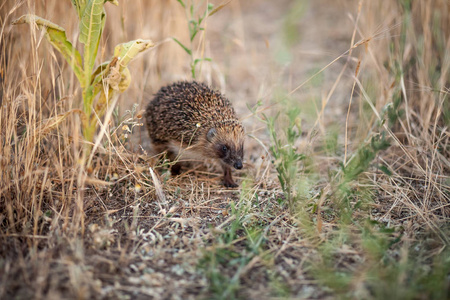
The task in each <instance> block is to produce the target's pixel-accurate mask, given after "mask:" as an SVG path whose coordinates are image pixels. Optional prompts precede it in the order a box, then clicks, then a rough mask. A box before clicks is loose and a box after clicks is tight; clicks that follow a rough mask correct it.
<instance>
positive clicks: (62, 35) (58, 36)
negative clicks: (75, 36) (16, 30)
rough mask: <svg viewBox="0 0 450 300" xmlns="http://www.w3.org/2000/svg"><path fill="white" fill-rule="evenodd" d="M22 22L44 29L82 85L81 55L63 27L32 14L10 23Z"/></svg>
mask: <svg viewBox="0 0 450 300" xmlns="http://www.w3.org/2000/svg"><path fill="white" fill-rule="evenodd" d="M24 23H27V24H35V25H37V26H38V27H39V28H40V29H41V30H44V31H45V37H46V38H47V40H48V41H49V42H50V44H52V46H53V47H55V49H56V50H58V51H59V52H60V53H61V54H62V55H63V57H64V59H65V60H66V61H67V62H68V63H69V65H70V66H71V67H72V70H73V72H74V73H75V76H77V78H78V80H79V81H80V84H81V87H84V75H83V69H82V65H83V63H82V60H81V55H80V53H79V52H78V51H77V49H75V48H74V47H73V46H72V43H71V42H69V41H68V40H67V37H66V32H65V30H64V28H62V27H60V26H58V25H56V24H54V23H52V22H50V21H48V20H46V19H43V18H40V17H38V16H35V15H32V14H27V15H23V16H21V17H20V18H18V19H16V20H14V21H13V23H12V24H13V25H18V24H24Z"/></svg>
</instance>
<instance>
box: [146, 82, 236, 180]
mask: <svg viewBox="0 0 450 300" xmlns="http://www.w3.org/2000/svg"><path fill="white" fill-rule="evenodd" d="M145 119H146V125H147V129H148V133H149V135H150V139H151V141H152V144H153V147H154V149H155V151H156V152H157V153H163V152H166V153H167V157H168V159H169V160H171V161H176V160H177V158H178V157H179V155H180V154H182V156H183V157H190V158H200V159H206V158H210V159H214V160H215V161H217V162H219V163H220V165H221V166H222V168H223V184H224V185H225V186H226V187H237V186H238V185H237V184H236V183H235V182H234V180H233V177H232V173H231V170H232V167H234V168H235V169H242V167H243V163H242V161H243V156H244V127H243V126H242V124H241V122H240V121H239V120H238V118H237V117H236V113H235V111H234V109H233V106H232V105H231V103H230V101H229V100H228V99H226V98H225V97H224V96H223V95H222V94H221V93H220V92H218V91H215V90H212V89H210V88H209V87H208V86H207V85H205V84H204V83H199V82H196V81H192V82H189V81H183V82H177V83H173V84H171V85H168V86H165V87H162V88H161V89H160V90H159V91H158V92H157V93H156V95H155V97H154V98H153V100H152V101H151V102H150V103H149V104H148V106H147V108H146V113H145ZM180 170H181V164H180V162H176V163H175V164H174V165H172V167H171V173H172V175H178V174H179V173H180Z"/></svg>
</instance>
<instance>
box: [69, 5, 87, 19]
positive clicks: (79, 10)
mask: <svg viewBox="0 0 450 300" xmlns="http://www.w3.org/2000/svg"><path fill="white" fill-rule="evenodd" d="M71 2H72V5H73V7H75V10H76V11H77V15H78V19H81V17H82V16H83V11H84V8H85V7H86V0H71Z"/></svg>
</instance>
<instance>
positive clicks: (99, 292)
mask: <svg viewBox="0 0 450 300" xmlns="http://www.w3.org/2000/svg"><path fill="white" fill-rule="evenodd" d="M188 2H189V1H188ZM213 2H214V3H215V4H216V6H217V5H218V4H220V3H222V2H220V1H213ZM338 2H339V3H335V2H334V1H326V0H320V1H309V2H308V1H297V2H295V1H280V2H279V3H278V4H277V5H274V4H273V2H270V1H268V2H264V3H263V2H260V1H237V0H235V1H232V2H231V3H230V4H229V5H228V6H227V7H226V8H225V9H223V10H221V11H220V12H218V13H217V14H215V15H213V16H211V17H210V18H208V19H207V20H206V26H205V28H206V30H205V31H204V32H202V33H201V34H199V36H198V39H197V40H196V41H195V43H194V45H193V47H194V48H193V49H195V51H194V55H196V56H197V57H212V58H213V62H211V63H209V62H205V63H203V64H202V66H201V70H200V72H199V79H200V80H203V81H206V82H208V83H209V84H212V85H214V86H216V87H218V88H220V89H221V90H222V91H224V92H226V94H227V96H228V97H229V98H230V99H231V100H232V102H234V104H235V107H236V109H237V111H238V114H239V115H240V116H242V117H243V122H244V125H245V126H246V129H247V132H248V133H249V136H250V137H249V139H248V141H247V145H246V161H247V163H246V168H245V170H244V171H243V172H240V173H239V174H238V178H239V179H240V182H241V188H240V189H236V190H227V189H224V188H223V187H222V186H220V185H219V179H220V174H219V172H217V170H216V169H215V167H214V166H213V165H210V164H209V163H207V164H205V165H204V164H199V165H194V167H193V168H192V169H191V170H185V172H184V173H183V174H182V175H181V176H179V177H175V178H172V177H170V176H169V172H168V170H167V162H165V161H163V160H162V159H161V157H160V156H158V155H156V156H152V155H153V153H152V151H151V150H152V149H151V146H150V145H149V142H148V139H147V133H146V132H145V130H143V129H142V130H141V126H140V124H141V123H142V119H141V114H140V113H139V111H140V110H141V109H142V108H143V107H144V105H145V103H146V102H147V101H149V98H150V97H151V94H152V93H154V92H155V91H156V90H157V89H158V88H159V87H160V86H162V85H165V84H167V83H169V82H171V81H174V80H179V79H186V78H189V76H190V69H189V63H190V61H189V60H190V58H189V56H188V55H187V54H186V53H185V52H184V51H183V50H182V49H181V48H180V47H179V46H178V45H177V44H176V43H174V42H173V41H172V40H171V39H170V37H172V36H174V37H177V38H178V39H179V40H181V41H182V42H187V39H188V31H187V30H188V29H187V20H186V14H185V12H184V10H183V8H182V7H181V6H180V5H179V3H178V2H177V1H141V0H136V1H133V5H127V3H126V2H124V1H120V5H119V7H114V6H110V5H107V8H108V9H107V12H108V19H107V24H106V27H105V35H104V38H103V40H102V43H101V46H100V51H99V53H100V55H99V60H98V62H100V61H102V60H104V59H105V58H106V57H110V55H111V51H112V47H113V46H114V45H116V44H117V43H119V42H124V41H127V40H131V39H136V38H150V39H152V40H153V41H155V42H157V43H158V46H157V47H156V48H155V49H154V50H152V51H151V52H149V53H148V54H146V55H145V56H141V57H140V58H138V59H137V60H136V62H133V63H132V65H131V67H130V70H131V74H132V78H133V81H132V84H131V86H130V88H129V90H128V91H127V92H126V93H125V94H123V95H122V96H121V97H120V100H119V104H118V107H119V109H117V110H115V111H114V113H113V118H112V120H111V122H109V123H108V124H107V134H106V136H105V137H104V139H103V140H102V142H101V143H100V145H99V147H98V149H97V152H96V154H95V155H94V156H93V163H92V167H91V168H88V169H87V170H85V169H84V167H83V166H81V165H80V163H79V162H80V156H81V151H82V149H83V147H82V146H83V143H84V141H83V139H82V136H81V134H80V121H79V119H78V116H77V114H72V115H70V116H69V117H68V118H67V119H66V120H65V121H63V122H61V123H60V124H59V125H58V126H57V128H56V129H50V124H49V120H52V118H54V117H56V116H58V115H60V114H64V113H66V112H68V111H70V110H71V109H73V108H78V107H80V103H81V99H80V98H81V95H80V91H79V87H78V86H76V85H75V82H76V80H75V78H74V75H73V74H72V73H71V72H70V68H69V67H68V66H67V64H66V63H65V62H64V61H63V59H62V57H61V56H60V55H59V53H57V52H55V51H54V50H53V49H52V48H51V46H50V45H49V44H48V43H47V42H46V40H45V38H44V37H43V36H42V35H41V32H40V31H38V30H37V29H36V28H33V27H31V26H25V25H22V26H20V27H17V26H15V27H13V26H11V25H10V23H11V21H12V20H13V19H15V18H17V17H19V16H20V15H22V14H24V13H28V12H31V13H35V14H37V15H39V16H42V17H45V18H47V19H50V20H51V21H53V22H54V23H57V24H60V25H62V26H63V27H64V28H66V31H67V36H68V37H69V39H71V40H72V41H76V40H77V31H78V29H77V23H76V21H75V20H76V19H77V17H76V15H75V12H74V11H73V9H72V8H71V5H70V1H62V2H61V1H43V0H42V1H20V2H16V3H13V1H4V2H2V3H0V28H1V29H0V53H1V55H0V97H1V98H0V105H1V108H0V133H1V144H0V167H1V168H0V169H1V170H0V174H1V177H0V270H1V271H0V298H20V299H22V298H27V299H29V298H36V299H40V298H52V299H53V298H54V299H59V298H81V299H91V298H123V297H131V298H138V299H139V298H146V297H154V298H157V299H159V298H161V299H167V298H173V299H194V298H217V299H231V298H243V299H244V298H247V299H248V298H249V299H254V298H263V299H266V298H270V297H286V298H295V297H297V298H312V299H317V298H335V297H343V298H345V297H348V298H364V299H370V298H373V299H378V298H386V297H390V298H398V299H427V298H433V297H434V298H435V299H438V298H440V297H442V298H445V297H448V296H449V280H448V276H449V272H450V262H449V260H448V253H449V252H448V249H447V247H448V244H449V238H448V234H449V227H448V224H449V218H450V201H449V197H450V178H449V175H448V174H450V158H449V157H450V144H449V140H450V139H449V130H448V128H449V125H450V113H449V111H450V107H449V87H450V80H449V74H448V73H449V70H450V57H449V53H450V40H449V39H448V37H449V36H450V16H449V13H448V12H449V10H450V6H449V4H448V3H447V2H446V1H445V0H432V1H422V2H420V1H415V2H413V5H412V6H411V7H410V4H409V1H406V0H405V1H400V0H399V1H389V2H385V1H383V3H378V2H377V1H338ZM196 3H201V4H200V5H199V6H198V9H199V10H203V7H206V1H205V2H201V1H200V2H196ZM268 6H269V7H270V9H268ZM337 57H339V59H337V60H335V58H337ZM325 66H326V67H325ZM322 68H323V70H322ZM319 71H320V72H319ZM135 104H136V105H135ZM247 106H249V107H254V108H255V109H254V110H253V111H251V110H249V109H248V108H247ZM298 107H299V108H300V109H301V111H300V112H299V113H298V115H295V116H294V117H296V119H295V122H297V123H295V124H297V125H299V126H298V127H301V129H300V128H297V127H295V126H297V125H295V124H294V125H293V126H294V127H292V128H294V129H295V128H297V129H298V137H297V138H295V139H294V141H293V144H292V145H291V146H293V147H294V148H295V149H296V153H301V154H303V155H304V158H301V159H299V160H295V159H293V160H292V161H291V160H286V159H288V158H287V156H283V155H281V158H280V161H283V160H284V161H285V162H288V163H289V164H290V165H295V166H296V167H298V169H296V171H295V176H293V178H292V182H293V186H292V191H291V192H292V194H290V195H291V197H288V196H289V195H288V194H287V193H286V189H283V188H282V187H281V186H280V183H279V181H278V177H277V175H278V174H277V171H276V169H275V168H274V166H273V164H272V161H271V158H272V157H273V156H274V153H270V151H269V149H270V146H271V145H272V142H271V139H270V135H271V134H272V133H275V136H277V137H279V138H280V140H282V142H283V143H287V142H286V140H285V134H286V128H287V126H288V125H289V120H288V117H287V116H285V112H288V111H294V110H295V108H298ZM278 112H281V115H280V117H279V119H278V121H277V122H276V124H275V128H274V131H273V132H271V131H270V130H269V129H268V128H267V126H266V123H265V122H266V121H267V118H271V117H273V116H275V115H276V114H277V113H278ZM263 113H264V115H265V116H266V117H264V116H263ZM124 125H127V126H128V128H133V133H132V134H131V135H130V136H127V132H126V130H125V129H124ZM297 129H295V130H297ZM383 135H384V136H385V137H386V141H389V142H390V144H391V146H390V147H389V148H388V150H374V148H373V147H372V146H373V145H372V144H370V140H371V139H373V138H380V137H381V136H383ZM371 147H372V148H371ZM364 151H366V152H364ZM364 153H365V156H364V155H363V154H364ZM367 153H369V154H367ZM372 154H373V155H374V156H373V158H371V157H372V156H371V155H372ZM355 162H357V163H355ZM277 163H278V162H275V164H277ZM149 167H150V168H151V169H149ZM352 168H353V169H352ZM356 168H361V170H362V171H361V172H360V173H358V174H357V175H355V176H354V175H353V174H356V173H355V172H356V171H355V169H356ZM153 171H154V172H153ZM349 174H350V175H349ZM288 198H289V199H293V200H292V201H294V202H293V203H294V204H293V206H292V207H291V211H290V210H289V209H288V205H287V203H286V199H288Z"/></svg>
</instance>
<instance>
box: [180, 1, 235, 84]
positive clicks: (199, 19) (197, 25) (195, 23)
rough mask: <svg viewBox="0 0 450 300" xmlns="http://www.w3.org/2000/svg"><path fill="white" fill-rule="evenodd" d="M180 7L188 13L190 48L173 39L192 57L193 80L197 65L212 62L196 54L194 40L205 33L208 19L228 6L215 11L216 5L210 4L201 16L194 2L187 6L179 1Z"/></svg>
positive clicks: (184, 2) (220, 6) (219, 7)
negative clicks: (199, 34) (205, 23)
mask: <svg viewBox="0 0 450 300" xmlns="http://www.w3.org/2000/svg"><path fill="white" fill-rule="evenodd" d="M177 1H178V2H179V3H180V5H181V6H182V7H183V8H184V10H185V12H186V19H187V21H188V28H189V46H186V45H185V44H183V43H182V42H180V40H179V39H177V38H175V37H172V39H173V40H174V41H175V42H176V43H177V44H178V45H180V46H181V48H183V50H184V51H185V52H186V53H187V54H188V55H189V56H190V58H191V63H190V67H191V75H192V78H193V79H195V78H196V76H197V73H196V67H197V64H198V63H200V62H202V61H212V60H211V58H209V57H203V56H202V57H197V58H196V56H195V54H194V39H195V37H196V36H197V34H198V33H199V32H200V31H204V30H205V27H204V25H203V23H204V21H205V20H206V18H208V17H210V16H212V15H213V14H215V13H216V12H218V11H219V10H220V9H222V8H223V7H224V6H225V5H227V4H228V3H226V4H222V5H219V6H218V7H217V8H215V9H214V5H213V4H212V3H208V4H207V7H206V10H205V12H204V13H202V14H200V15H199V16H196V15H198V13H197V9H196V8H195V7H194V1H191V3H190V5H187V1H183V0H177Z"/></svg>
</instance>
